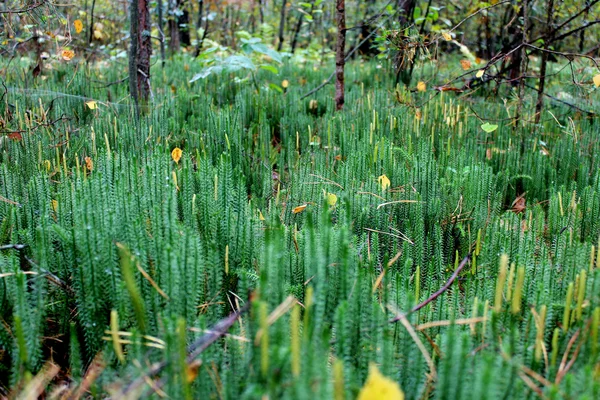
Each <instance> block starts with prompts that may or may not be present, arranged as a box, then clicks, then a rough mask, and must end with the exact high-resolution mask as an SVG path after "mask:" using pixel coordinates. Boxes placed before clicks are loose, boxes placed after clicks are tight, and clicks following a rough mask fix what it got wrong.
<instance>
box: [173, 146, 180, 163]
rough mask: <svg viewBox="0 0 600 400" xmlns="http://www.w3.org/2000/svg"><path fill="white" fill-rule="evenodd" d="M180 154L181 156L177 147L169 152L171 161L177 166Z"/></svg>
mask: <svg viewBox="0 0 600 400" xmlns="http://www.w3.org/2000/svg"><path fill="white" fill-rule="evenodd" d="M182 154H183V151H182V150H181V149H180V148H179V147H175V148H174V149H173V151H172V152H171V158H173V161H175V162H176V163H177V164H179V160H180V159H181V155H182Z"/></svg>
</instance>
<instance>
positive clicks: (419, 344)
mask: <svg viewBox="0 0 600 400" xmlns="http://www.w3.org/2000/svg"><path fill="white" fill-rule="evenodd" d="M396 313H397V314H398V316H397V317H396V318H397V319H398V321H400V323H401V324H402V325H403V326H404V327H405V328H406V330H407V331H408V334H409V335H410V337H411V338H412V340H413V341H414V342H415V344H416V345H417V347H418V348H419V350H420V351H421V354H423V357H424V358H425V361H427V365H429V374H430V376H431V379H432V380H436V379H437V372H436V370H435V364H434V363H433V360H432V358H431V356H430V355H429V352H428V351H427V349H426V348H425V345H424V344H423V342H421V339H419V336H417V332H415V329H414V328H413V326H412V325H411V324H410V322H408V319H406V316H405V315H404V314H403V313H400V312H396Z"/></svg>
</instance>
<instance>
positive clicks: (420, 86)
mask: <svg viewBox="0 0 600 400" xmlns="http://www.w3.org/2000/svg"><path fill="white" fill-rule="evenodd" d="M417 90H418V91H419V92H424V91H425V90H427V85H426V84H425V82H423V81H420V82H419V83H417Z"/></svg>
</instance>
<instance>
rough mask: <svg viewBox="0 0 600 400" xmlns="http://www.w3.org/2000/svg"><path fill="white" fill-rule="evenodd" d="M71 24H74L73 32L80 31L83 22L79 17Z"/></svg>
mask: <svg viewBox="0 0 600 400" xmlns="http://www.w3.org/2000/svg"><path fill="white" fill-rule="evenodd" d="M73 26H75V33H81V31H82V30H83V22H81V20H80V19H76V20H75V21H73Z"/></svg>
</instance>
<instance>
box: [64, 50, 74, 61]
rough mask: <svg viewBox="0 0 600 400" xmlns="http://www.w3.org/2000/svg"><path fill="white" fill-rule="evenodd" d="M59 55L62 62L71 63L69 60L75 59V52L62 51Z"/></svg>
mask: <svg viewBox="0 0 600 400" xmlns="http://www.w3.org/2000/svg"><path fill="white" fill-rule="evenodd" d="M61 55H62V59H63V60H65V61H71V59H72V58H73V57H75V52H74V51H71V50H63V51H62V53H61Z"/></svg>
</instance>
